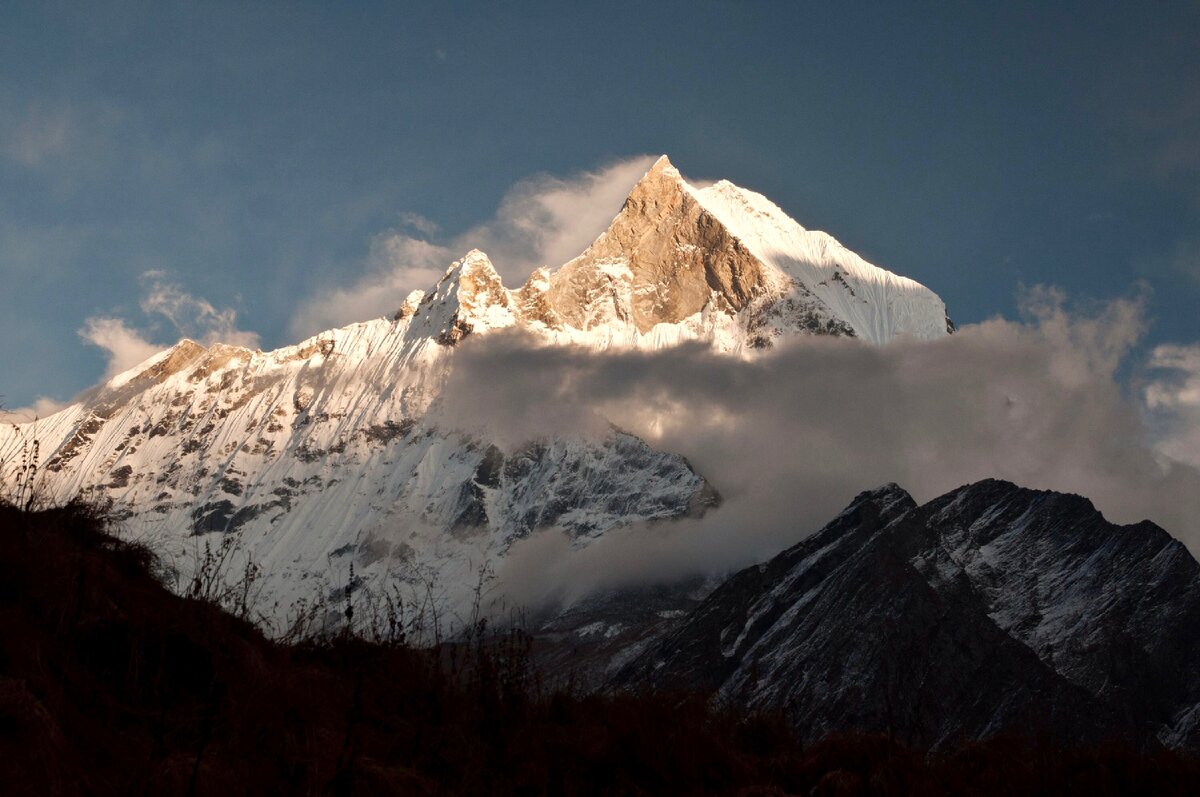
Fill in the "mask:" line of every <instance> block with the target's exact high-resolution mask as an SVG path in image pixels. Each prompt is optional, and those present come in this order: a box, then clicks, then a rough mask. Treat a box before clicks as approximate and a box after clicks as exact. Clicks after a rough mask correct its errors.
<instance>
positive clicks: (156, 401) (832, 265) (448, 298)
mask: <svg viewBox="0 0 1200 797" xmlns="http://www.w3.org/2000/svg"><path fill="white" fill-rule="evenodd" d="M398 303H399V302H398ZM509 327H519V328H521V329H524V330H526V331H528V332H530V333H532V334H534V335H535V336H539V337H540V338H541V339H542V340H544V341H546V342H548V343H552V344H564V345H565V344H576V345H584V346H588V347H592V348H596V349H605V348H609V347H661V346H669V345H673V344H676V343H678V342H680V341H684V340H696V339H698V340H703V341H708V342H710V343H711V344H712V345H713V346H714V347H715V348H717V349H718V350H720V351H724V352H728V353H730V354H731V355H733V356H753V352H754V350H756V349H759V348H762V347H766V346H770V345H772V343H773V342H774V341H775V340H777V339H779V338H780V337H782V336H788V335H806V334H832V335H853V336H858V337H861V338H864V339H866V340H868V341H871V342H873V343H879V344H884V343H886V342H888V341H889V340H892V339H893V338H896V337H898V336H911V337H916V338H935V337H939V336H943V335H946V334H948V332H949V331H950V330H951V329H952V325H950V324H949V322H948V319H947V317H946V312H945V307H944V305H943V303H942V301H941V300H940V299H939V298H938V297H937V296H936V295H935V294H933V293H932V292H931V291H929V290H928V289H927V288H925V287H923V286H921V285H919V284H917V283H915V282H913V281H912V280H908V279H906V278H903V277H898V276H896V275H894V274H891V273H890V272H887V271H885V270H883V269H880V268H877V267H875V266H872V265H870V264H868V263H866V262H865V261H863V260H862V259H861V258H859V257H858V256H857V255H855V254H854V253H852V252H850V251H849V250H847V249H846V248H844V247H843V246H841V245H840V244H838V243H837V241H835V240H834V239H833V238H832V237H830V236H828V235H826V234H824V233H820V232H812V231H808V230H805V229H804V228H802V227H801V226H800V225H799V224H797V223H796V222H794V221H792V220H791V219H790V218H788V217H787V216H786V214H784V213H783V212H782V211H781V210H780V209H779V208H778V207H776V206H775V205H774V204H772V203H771V202H770V201H768V200H767V199H765V198H764V197H762V196H760V195H758V194H755V193H753V192H750V191H746V190H744V189H741V188H738V187H736V186H734V185H732V184H730V183H727V182H720V183H717V184H715V185H713V186H710V187H707V188H696V187H694V186H692V185H689V184H688V183H687V182H686V181H684V180H683V179H682V177H681V176H680V174H679V172H678V171H677V170H676V169H675V168H674V167H673V166H672V165H671V164H670V162H669V161H668V160H667V159H666V157H665V156H664V157H663V158H661V159H659V161H658V162H657V163H655V164H654V166H653V168H652V169H651V170H650V171H649V172H648V173H647V174H646V175H645V177H644V178H643V179H642V180H641V181H640V182H639V183H638V184H637V185H636V186H635V187H634V189H633V191H632V192H631V193H630V195H629V197H628V199H627V200H626V202H625V205H624V207H623V208H622V209H621V211H620V213H619V214H618V215H617V216H616V218H615V219H614V220H613V222H612V224H611V226H610V227H609V229H608V230H607V231H606V232H604V233H603V234H602V235H601V236H600V237H599V238H598V239H597V240H596V241H595V242H594V243H593V244H592V245H591V246H589V247H588V249H587V250H586V251H585V252H583V253H582V254H581V255H580V256H579V257H577V258H575V259H573V260H571V261H570V262H568V263H566V264H564V265H562V266H561V267H560V268H558V269H556V270H554V271H551V270H549V269H547V268H542V269H538V270H537V271H535V272H534V273H533V274H532V275H531V276H530V277H529V279H528V281H527V282H526V283H525V285H523V286H522V287H520V288H519V289H515V290H513V289H509V288H507V287H505V286H504V285H503V284H502V282H501V279H500V277H499V274H498V273H497V272H496V270H495V268H494V267H493V265H492V263H491V262H490V261H489V259H488V257H487V256H486V255H485V254H484V253H482V252H479V251H471V252H469V253H468V254H467V255H466V256H465V257H464V258H462V259H461V260H459V261H457V262H456V263H454V264H452V265H451V266H450V267H449V268H448V269H447V271H446V273H445V275H444V276H443V277H442V279H441V280H440V281H439V282H438V283H437V285H435V286H433V287H432V288H431V289H430V290H428V291H426V292H420V291H417V292H414V293H413V294H412V295H410V296H409V297H407V298H406V299H404V301H403V303H402V304H400V307H399V310H398V311H397V312H396V314H395V316H394V317H392V318H384V319H376V320H373V321H366V322H364V323H359V324H352V325H350V326H347V327H344V328H341V329H335V330H330V331H328V332H325V333H322V334H319V335H316V336H314V337H312V338H310V339H308V340H306V341H303V342H301V343H299V344H297V345H295V346H288V347H285V348H282V349H277V350H275V351H269V352H262V351H250V350H248V349H244V348H239V347H236V346H228V345H222V344H215V345H211V346H202V345H200V344H198V343H195V342H193V341H188V340H184V341H181V342H180V343H178V344H177V345H175V346H173V347H172V348H170V349H168V350H166V351H164V352H162V353H160V354H158V355H156V356H155V357H153V358H151V359H150V360H148V361H147V362H145V363H142V364H141V365H139V366H137V367H136V368H133V369H131V370H129V371H127V372H126V373H123V374H120V375H118V376H117V377H115V378H113V379H111V380H109V381H108V382H106V383H104V384H102V385H99V386H97V387H96V388H93V389H92V390H90V391H88V392H87V393H85V394H84V395H83V396H81V397H80V398H79V399H78V400H77V401H76V402H75V403H74V404H72V405H71V406H70V407H68V408H67V409H65V410H63V411H61V412H59V413H57V414H55V415H52V416H50V417H48V418H45V419H42V420H40V421H38V422H36V423H29V424H17V425H6V426H4V427H2V428H0V462H3V463H4V464H5V478H6V479H9V480H10V482H11V479H12V477H13V472H14V467H15V465H16V463H17V462H18V461H19V460H20V459H21V458H22V456H23V455H25V453H27V452H28V451H29V450H30V448H31V446H32V445H33V443H34V441H36V442H37V445H38V451H39V458H40V463H39V464H40V470H39V481H38V490H39V491H40V493H41V494H42V495H43V497H45V498H46V499H48V500H52V501H65V500H67V499H69V498H71V497H74V496H76V495H84V496H87V497H91V498H100V499H103V500H111V501H112V502H113V505H114V508H115V509H116V511H117V512H118V513H119V514H120V516H121V517H123V518H124V521H125V528H126V530H127V533H129V534H132V535H139V536H148V537H153V538H155V539H156V540H157V544H158V545H159V547H160V549H162V550H164V551H165V552H166V553H167V554H168V556H170V557H173V558H174V560H175V562H176V563H177V567H178V570H179V571H180V573H181V574H182V578H183V580H184V583H183V584H182V585H181V586H184V587H186V580H187V578H188V574H189V573H190V572H191V571H192V569H194V568H195V567H196V565H197V562H198V560H199V559H201V558H202V557H203V550H204V546H205V545H207V546H208V547H209V548H210V549H211V548H214V547H216V546H217V545H218V542H217V541H218V540H222V539H229V538H228V537H227V536H226V535H236V539H237V555H236V556H231V557H229V558H227V559H225V560H224V561H223V563H222V565H221V566H222V567H224V568H226V569H229V570H230V571H231V572H232V571H235V570H236V569H237V568H238V567H242V566H243V565H244V563H245V560H246V559H247V558H249V559H251V560H253V561H254V562H256V563H257V564H258V565H259V566H260V567H261V568H262V572H263V578H262V580H261V582H260V584H259V586H260V587H262V589H263V596H262V599H261V603H262V604H263V605H264V606H265V607H267V608H266V609H265V612H266V614H267V615H268V618H269V619H272V620H273V621H275V622H276V624H277V627H281V626H282V625H283V624H284V623H285V622H286V618H287V615H288V613H289V611H290V610H291V609H290V607H292V606H294V605H296V604H297V603H298V602H299V601H300V600H301V599H304V600H306V601H310V602H312V601H315V600H318V599H320V598H321V596H326V597H328V596H330V595H333V594H335V593H337V592H338V590H340V589H342V588H343V587H344V585H346V584H348V583H350V580H351V577H350V566H351V564H352V563H353V568H354V573H355V581H354V583H356V584H357V583H362V584H368V585H369V584H372V583H376V584H377V583H381V582H385V581H387V580H389V579H392V578H401V579H403V578H408V579H410V580H411V579H413V578H417V579H418V580H422V581H423V583H425V584H426V585H427V586H428V584H429V582H430V581H431V580H432V579H431V578H430V577H429V575H428V574H430V573H436V574H437V580H438V582H439V583H440V585H441V587H440V589H441V590H442V591H444V592H445V593H446V595H448V596H449V598H447V600H448V605H449V606H451V607H453V606H454V604H455V599H456V598H461V597H462V596H463V595H465V594H467V593H469V592H470V589H469V588H470V585H472V584H474V583H475V581H476V579H477V577H478V573H479V571H480V569H481V568H483V567H485V566H486V563H487V562H494V561H495V559H496V558H497V557H500V556H503V554H504V552H505V551H506V550H507V548H508V546H509V545H511V543H512V542H513V541H514V540H516V539H518V538H520V537H521V536H523V535H526V534H528V533H529V532H530V531H531V530H533V529H537V528H552V529H559V530H562V531H564V532H566V533H567V534H569V535H570V536H571V537H572V538H573V539H574V540H575V541H576V544H578V545H585V544H587V543H588V541H589V540H590V539H592V538H594V537H595V536H596V535H599V534H602V533H604V532H605V531H606V530H608V529H611V528H614V527H616V526H622V525H627V524H630V523H633V522H637V521H652V520H665V519H671V518H678V517H682V516H685V515H694V514H697V513H700V512H703V511H705V510H706V509H707V508H709V507H711V506H713V505H715V503H716V502H717V493H716V490H714V488H713V486H712V485H709V484H708V483H707V482H706V481H705V480H704V478H703V477H702V476H701V475H700V474H698V473H696V472H695V471H694V470H693V469H692V467H691V466H690V465H689V464H688V463H687V462H686V461H685V460H683V459H682V458H681V457H678V456H676V455H672V454H669V453H663V452H658V451H654V450H652V449H651V448H650V447H648V446H647V445H646V444H645V443H644V442H642V441H641V440H639V439H637V438H635V437H632V436H630V435H627V434H623V433H621V432H619V431H613V432H612V433H611V434H610V435H609V436H608V437H607V439H602V440H535V441H530V442H529V443H528V445H526V446H524V447H523V448H519V449H518V450H508V451H501V450H500V449H499V448H497V447H496V446H494V445H492V444H491V443H490V442H489V441H488V440H485V439H480V438H479V436H478V435H477V436H471V435H468V434H465V433H462V432H458V431H454V430H448V429H439V428H435V426H434V425H432V423H431V422H429V421H428V411H429V409H430V407H431V405H432V404H433V403H434V402H436V401H437V398H438V395H439V392H440V391H441V389H442V387H443V385H444V383H445V380H446V377H447V374H448V373H449V371H450V369H451V368H452V367H453V363H454V359H455V358H454V352H455V351H456V349H457V346H458V345H459V344H460V342H461V341H462V340H463V339H464V338H465V337H466V336H469V335H481V334H486V333H488V332H490V331H494V330H499V329H504V328H509ZM717 487H719V485H717Z"/></svg>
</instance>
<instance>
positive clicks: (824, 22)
mask: <svg viewBox="0 0 1200 797" xmlns="http://www.w3.org/2000/svg"><path fill="white" fill-rule="evenodd" d="M514 5H516V6H517V7H512V6H509V5H507V4H498V3H437V4H431V5H429V6H424V7H418V6H416V5H415V4H407V3H379V4H371V3H328V4H304V5H296V4H291V3H288V4H283V3H281V4H277V5H271V4H255V5H254V7H253V8H252V9H249V10H247V9H244V8H242V7H241V4H235V3H230V4H218V3H204V4H172V3H165V2H154V3H79V4H61V5H60V4H53V3H15V4H5V5H4V6H3V7H0V291H2V295H0V335H3V337H4V339H5V340H7V341H9V345H7V346H5V347H3V348H2V349H0V395H3V396H4V403H5V404H6V405H8V406H22V405H24V404H27V403H28V402H30V401H32V400H33V399H34V398H35V397H36V396H39V395H49V396H53V397H55V398H59V399H65V398H67V397H69V396H70V395H72V394H73V393H75V392H76V391H78V390H80V389H82V388H84V387H86V386H88V385H90V384H92V383H93V382H94V381H95V380H96V379H97V378H99V376H100V374H101V373H102V372H103V370H104V357H103V353H102V352H101V351H100V350H99V349H96V348H94V347H91V346H88V345H87V344H85V343H84V342H83V341H82V340H81V339H80V338H79V336H78V335H77V330H78V329H80V327H81V326H82V325H83V324H84V322H85V319H87V318H89V317H91V316H96V315H116V316H122V317H126V318H129V319H131V323H133V324H135V325H138V326H140V327H141V328H142V329H144V330H148V331H150V332H151V333H155V334H157V336H158V342H170V340H168V339H173V337H174V332H173V330H170V329H166V328H155V327H154V323H155V322H154V320H153V319H147V318H145V317H144V316H141V315H140V314H139V310H138V299H139V293H140V290H141V288H140V286H139V276H140V275H141V274H142V273H143V272H145V271H146V270H148V269H163V270H166V271H168V272H170V274H171V275H173V277H174V279H176V280H177V281H178V282H179V283H181V285H182V286H183V287H184V288H185V289H186V290H188V291H190V292H193V293H195V294H197V295H200V296H203V297H205V298H207V299H208V300H210V301H211V302H212V303H213V304H215V305H217V306H219V307H220V306H230V307H236V308H237V310H238V312H239V323H240V324H241V325H242V326H243V327H245V328H249V329H251V330H254V331H256V332H258V333H260V334H261V336H262V341H263V345H264V347H271V346H276V345H282V344H285V343H289V342H291V341H290V340H289V339H288V337H289V336H288V332H287V327H288V321H289V319H290V318H291V316H292V314H293V312H294V311H295V310H296V308H297V306H298V305H299V304H300V303H301V302H303V301H304V300H306V299H309V298H311V297H312V296H313V295H315V294H318V293H319V292H320V291H322V290H327V289H329V288H330V287H331V286H335V285H339V284H349V283H351V282H353V281H354V280H355V279H356V278H357V277H358V276H359V275H360V274H361V273H362V271H363V268H364V261H365V258H366V256H367V251H368V246H369V241H370V239H371V237H372V236H373V235H376V234H378V233H379V232H381V231H383V230H386V229H388V228H389V227H393V226H395V225H396V224H397V220H398V218H399V214H401V213H404V212H415V213H419V214H421V215H423V216H425V217H427V218H429V219H432V220H433V221H435V222H437V224H438V225H440V227H441V228H442V230H443V231H445V232H446V233H447V234H454V233H458V232H461V231H463V230H465V229H467V228H469V227H471V226H472V225H474V224H477V223H479V222H481V221H483V220H485V219H486V218H488V217H490V216H491V215H492V213H493V212H494V211H495V208H496V206H497V204H498V203H499V201H500V199H501V198H502V197H503V195H504V193H505V191H506V190H507V189H508V188H509V187H511V186H512V185H513V184H514V183H515V182H517V181H518V180H520V179H522V178H524V177H527V176H529V175H531V174H534V173H538V172H548V173H550V174H557V175H563V176H567V175H570V174H572V173H575V172H578V171H579V170H585V169H594V168H597V167H600V166H603V165H604V164H606V163H608V162H610V161H612V160H614V159H618V158H623V157H628V156H631V155H636V154H643V153H659V152H667V153H669V154H670V155H671V158H672V160H673V161H674V162H675V164H676V165H677V166H678V167H679V168H680V169H681V170H682V171H683V172H684V173H685V174H687V175H689V176H694V177H698V178H720V177H725V178H728V179H730V180H732V181H734V182H735V183H738V184H739V185H742V186H745V187H747V188H751V189H754V190H757V191H760V192H762V193H764V194H766V195H767V196H769V197H770V198H772V199H773V200H774V201H775V202H777V203H778V204H779V205H780V206H782V207H783V208H784V209H785V210H786V211H788V213H789V214H790V215H792V216H793V217H794V218H796V219H797V220H798V221H800V222H801V223H802V224H804V225H805V226H807V227H810V228H817V229H824V230H827V231H829V232H831V233H832V234H834V235H835V236H837V237H838V238H839V239H840V240H841V241H843V242H844V243H845V244H846V245H848V246H849V247H851V248H852V249H855V250H856V251H858V252H859V253H860V254H862V255H863V256H864V257H866V258H867V259H868V260H871V261H873V262H876V263H879V264H880V265H884V266H886V267H888V268H890V269H891V270H893V271H897V272H899V273H902V274H905V275H908V276H911V277H913V278H915V279H917V280H919V281H921V282H923V283H925V284H926V285H928V286H929V287H931V288H932V289H934V290H935V291H937V292H938V293H939V294H940V295H941V296H942V297H943V298H944V299H945V300H946V302H947V305H948V306H949V308H950V312H951V315H952V317H953V318H955V320H957V321H959V322H960V323H970V322H975V321H980V320H982V319H984V318H987V317H989V316H991V315H994V314H997V313H1000V314H1004V315H1006V316H1010V317H1012V316H1014V315H1015V313H1016V301H1015V296H1016V294H1017V291H1018V288H1019V286H1020V285H1022V284H1025V285H1033V284H1039V283H1045V284H1053V285H1057V286H1059V287H1061V288H1063V289H1064V290H1065V291H1066V292H1067V293H1068V295H1070V296H1072V297H1076V298H1079V299H1087V300H1091V299H1101V300H1102V299H1106V298H1111V297H1114V296H1121V295H1128V294H1130V293H1131V292H1134V291H1136V290H1140V288H1138V287H1137V286H1138V285H1139V283H1143V284H1144V285H1145V286H1147V287H1148V288H1149V291H1150V299H1149V302H1150V305H1149V306H1150V314H1151V316H1152V318H1153V327H1152V330H1151V333H1150V341H1151V342H1162V341H1177V342H1193V341H1196V340H1198V339H1200V313H1197V308H1198V307H1200V4H1197V3H1194V2H1192V3H1177V4H1153V5H1149V4H1134V3H1123V4H1117V3H1097V2H1089V3H1055V4H1046V3H1011V2H1010V3H994V4H952V3H860V4H859V3H856V4H829V5H828V6H827V7H824V8H822V7H820V6H817V5H810V4H802V3H705V2H684V3H655V4H652V6H651V7H649V8H647V7H643V4H641V3H621V2H605V3H600V4H594V5H588V4H577V3H561V2H557V3H545V4H539V3H521V4H514ZM968 5H970V6H974V7H973V8H968V7H967V6H968ZM1051 5H1052V6H1053V7H1052V8H1049V7H1047V6H1051ZM616 210H617V208H613V212H614V213H615V212H616ZM402 298H403V297H397V303H399V301H400V299H402Z"/></svg>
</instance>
